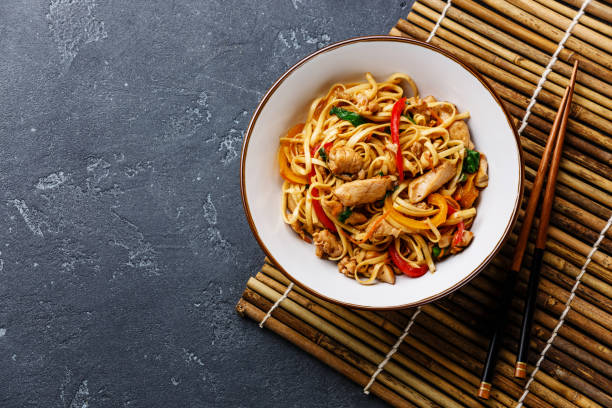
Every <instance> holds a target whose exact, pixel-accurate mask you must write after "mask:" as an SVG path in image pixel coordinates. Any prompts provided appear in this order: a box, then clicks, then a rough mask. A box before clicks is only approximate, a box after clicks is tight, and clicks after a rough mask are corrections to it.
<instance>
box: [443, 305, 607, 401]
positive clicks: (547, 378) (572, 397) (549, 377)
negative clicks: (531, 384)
mask: <svg viewBox="0 0 612 408" xmlns="http://www.w3.org/2000/svg"><path fill="white" fill-rule="evenodd" d="M436 305H437V306H438V307H440V308H441V309H442V310H443V311H444V312H446V313H449V314H450V315H453V316H457V317H462V318H464V319H465V318H466V315H467V316H469V315H470V313H469V312H467V311H465V310H464V311H462V312H459V311H460V310H461V308H459V307H458V306H457V304H453V299H451V298H446V299H444V300H443V301H438V302H437V303H436ZM468 319H469V317H468ZM470 329H472V330H476V331H478V332H482V331H485V332H486V327H484V326H483V325H482V324H480V325H470ZM513 345H516V342H514V344H513ZM512 348H513V349H514V348H515V347H512ZM502 353H504V354H507V356H509V357H511V356H512V355H513V354H510V353H509V352H508V351H507V349H503V350H502ZM506 361H507V360H506ZM512 361H514V360H512ZM506 365H507V364H506ZM506 365H502V366H500V367H499V369H500V371H502V372H506V373H507V374H508V375H512V372H513V371H512V372H510V371H509V370H508V367H506ZM547 368H550V367H549V366H544V367H541V370H543V371H542V373H543V374H542V379H543V382H542V384H538V385H537V387H540V386H542V385H544V386H546V387H548V388H550V389H551V390H553V391H555V392H557V393H559V394H560V395H563V396H564V397H565V398H566V399H567V400H568V401H571V402H572V403H574V404H576V405H578V406H581V407H593V406H599V405H598V404H596V403H595V402H594V401H593V400H592V399H591V398H590V397H589V396H588V395H586V394H584V395H579V394H577V393H575V392H574V393H573V392H572V389H571V388H570V387H569V386H568V385H566V384H563V383H561V382H559V381H558V380H556V379H555V375H556V374H558V373H555V372H550V371H547V370H546V369H547ZM538 373H539V372H538ZM564 374H565V375H566V378H571V379H572V381H573V382H574V383H579V382H581V381H583V380H581V379H579V378H578V377H576V376H575V375H573V374H570V373H569V372H567V371H566V370H564ZM542 397H543V398H545V399H547V400H548V401H549V402H555V399H554V397H552V396H551V395H549V394H546V393H543V394H542Z"/></svg>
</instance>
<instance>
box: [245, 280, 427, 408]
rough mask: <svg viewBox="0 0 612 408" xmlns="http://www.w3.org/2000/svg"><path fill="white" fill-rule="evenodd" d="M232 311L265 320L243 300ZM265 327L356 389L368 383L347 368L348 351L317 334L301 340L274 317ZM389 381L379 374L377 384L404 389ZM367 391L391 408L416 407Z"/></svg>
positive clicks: (387, 393) (376, 388)
mask: <svg viewBox="0 0 612 408" xmlns="http://www.w3.org/2000/svg"><path fill="white" fill-rule="evenodd" d="M247 290H248V289H247ZM249 292H251V293H252V291H249ZM268 303H269V302H268ZM268 309H269V308H268ZM236 310H237V312H238V314H239V315H241V316H246V317H249V318H250V319H251V320H254V321H255V322H260V321H261V320H262V319H263V318H264V316H265V312H263V311H262V310H260V309H259V308H258V307H256V306H254V305H253V304H251V303H249V302H248V301H246V300H245V299H240V301H239V302H238V305H237V306H236ZM296 320H297V319H296ZM265 327H266V328H268V329H270V330H272V331H273V332H274V333H276V334H278V335H280V336H281V337H283V338H284V339H285V340H288V341H289V342H291V343H293V344H295V345H296V346H297V347H299V348H301V349H302V350H304V351H305V352H307V353H308V354H310V355H312V356H314V357H315V358H317V359H318V360H320V361H322V362H323V363H325V364H327V365H328V366H329V367H331V368H333V369H335V370H336V371H338V372H339V373H340V374H342V375H344V376H345V377H348V378H349V379H351V380H353V381H354V382H356V383H357V384H359V385H360V386H362V387H363V386H365V385H366V384H367V383H368V381H369V376H367V375H365V374H363V372H361V371H359V370H358V369H356V368H354V367H352V366H351V365H350V364H348V363H346V362H345V359H346V357H347V355H349V354H351V353H350V352H349V351H348V350H346V349H344V348H343V347H342V346H340V345H339V344H337V343H336V344H333V340H331V339H329V338H321V339H319V338H317V335H318V333H315V334H314V336H313V337H314V338H312V339H308V338H307V337H304V336H303V335H302V334H301V333H299V332H297V331H295V330H293V329H291V328H289V326H287V325H285V324H283V323H281V321H280V320H278V319H276V318H275V317H271V318H269V319H268V320H267V321H266V324H265ZM304 329H305V327H304ZM323 340H324V341H323ZM317 341H319V344H317ZM320 343H323V344H325V345H326V346H328V348H331V349H332V350H334V351H336V352H337V353H339V354H340V355H341V356H342V357H344V359H343V358H340V357H338V356H336V355H334V354H332V353H331V352H330V351H328V350H326V349H325V348H323V347H321V346H320ZM342 349H344V350H342ZM345 350H346V351H345ZM354 360H355V361H357V365H358V366H361V368H362V369H364V370H367V371H369V370H372V372H373V370H375V368H374V367H373V365H371V364H369V363H367V362H365V361H363V360H361V359H358V358H354ZM367 371H366V372H367ZM389 377H390V376H388V375H387V374H386V373H381V375H380V380H381V381H380V382H382V383H392V384H394V385H395V386H396V387H405V386H404V385H403V384H400V383H397V382H396V381H393V380H392V379H390V378H389ZM405 388H406V390H407V391H406V392H411V393H413V394H415V395H417V394H416V393H415V392H414V391H412V390H410V389H409V388H408V387H405ZM370 390H371V392H372V393H373V394H374V395H376V396H377V397H379V398H381V399H382V400H383V401H385V402H387V403H389V404H391V405H393V406H394V407H406V408H409V407H416V406H415V405H413V404H411V403H410V402H408V401H406V400H405V399H403V398H402V397H400V396H399V395H397V394H396V393H395V392H393V391H391V390H389V389H388V388H386V387H385V386H383V385H381V384H380V383H374V384H372V386H371V387H370Z"/></svg>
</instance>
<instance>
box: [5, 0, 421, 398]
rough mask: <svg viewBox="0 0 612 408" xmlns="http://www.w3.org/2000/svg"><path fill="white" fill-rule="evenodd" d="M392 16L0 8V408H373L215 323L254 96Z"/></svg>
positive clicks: (328, 9) (29, 4) (225, 314)
mask: <svg viewBox="0 0 612 408" xmlns="http://www.w3.org/2000/svg"><path fill="white" fill-rule="evenodd" d="M410 3H411V2H410V1H408V2H406V1H384V0H377V1H323V0H319V1H306V0H303V1H302V0H293V1H289V0H287V1H270V0H267V1H262V2H242V1H236V0H232V1H214V2H213V1H195V0H184V1H181V0H176V1H171V0H158V1H151V0H130V1H117V0H111V1H103V0H98V1H96V0H28V1H18V0H3V1H2V2H0V135H1V138H2V139H1V140H2V146H1V148H0V406H1V407H24V406H28V407H29V406H39V407H71V408H74V407H79V408H81V407H123V406H126V407H127V406H129V407H208V406H223V407H240V406H244V407H247V406H248V407H256V406H266V407H274V406H279V407H280V406H283V407H285V406H309V407H318V406H338V407H340V406H342V407H354V406H366V405H368V406H381V405H382V403H381V402H380V401H378V400H377V399H376V398H375V397H366V396H364V395H363V394H362V393H361V391H360V389H359V388H358V387H357V386H356V385H354V384H353V383H351V382H350V381H348V380H346V379H345V378H343V377H341V376H340V375H338V374H336V373H335V372H334V371H332V370H330V369H328V368H327V367H326V366H324V365H322V364H321V363H319V362H318V361H317V360H315V359H313V358H311V357H309V356H308V355H306V354H304V353H303V352H301V351H299V350H298V349H297V348H295V347H294V346H292V345H291V344H289V343H287V342H286V341H284V340H282V339H281V338H279V337H277V336H275V335H274V334H272V333H270V332H268V331H265V330H260V329H259V328H258V327H257V326H256V325H255V324H254V323H253V322H252V321H249V320H242V319H240V318H239V317H238V316H237V315H236V313H235V312H234V305H235V303H236V301H237V300H238V298H239V297H240V294H241V292H242V290H243V288H244V286H245V282H246V280H247V278H248V277H249V276H251V275H252V274H253V273H254V272H255V271H256V270H257V268H258V267H259V266H260V264H261V263H262V261H263V253H262V252H261V250H260V249H259V247H258V246H257V243H256V242H255V240H254V239H253V237H252V235H251V233H250V230H249V228H248V225H247V223H246V221H245V217H244V215H243V211H242V206H241V202H240V193H239V177H238V168H239V154H240V147H241V142H242V137H243V132H244V130H245V127H246V125H247V123H248V120H249V118H250V115H251V113H252V112H253V110H254V109H255V107H256V105H257V103H258V101H259V99H260V97H261V96H262V95H263V93H264V92H265V91H266V89H267V88H268V86H270V85H271V84H272V83H273V81H274V80H275V79H276V78H277V77H278V76H280V75H281V74H282V73H283V72H284V71H285V69H286V68H288V67H289V66H290V65H292V64H293V63H295V62H297V61H298V59H300V58H301V57H303V56H305V55H307V54H309V53H311V52H312V51H314V50H316V49H317V48H320V47H322V46H325V45H327V44H329V43H331V42H334V41H338V40H342V39H345V38H347V37H351V36H356V35H363V34H383V33H386V32H387V31H388V29H389V27H391V26H392V25H393V23H394V22H395V21H396V20H397V19H398V18H399V17H401V16H404V15H406V14H407V13H408V8H409V4H410Z"/></svg>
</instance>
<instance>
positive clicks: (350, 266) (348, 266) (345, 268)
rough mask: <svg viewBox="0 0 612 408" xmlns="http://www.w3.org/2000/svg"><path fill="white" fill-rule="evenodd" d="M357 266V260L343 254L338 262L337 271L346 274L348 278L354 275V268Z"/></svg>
mask: <svg viewBox="0 0 612 408" xmlns="http://www.w3.org/2000/svg"><path fill="white" fill-rule="evenodd" d="M356 267H357V261H356V260H355V259H354V258H351V257H350V256H348V255H347V256H345V257H344V258H342V259H341V260H340V262H338V271H339V272H340V273H341V274H343V275H346V276H348V277H349V278H353V277H354V276H355V268H356Z"/></svg>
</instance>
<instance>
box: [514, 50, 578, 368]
mask: <svg viewBox="0 0 612 408" xmlns="http://www.w3.org/2000/svg"><path fill="white" fill-rule="evenodd" d="M577 69H578V61H576V63H574V70H573V71H572V77H571V80H570V84H569V86H568V87H567V91H566V93H567V94H568V97H567V101H566V106H565V109H564V111H563V119H562V121H561V125H560V128H559V134H558V136H557V144H556V146H555V152H554V154H553V158H552V163H551V165H550V171H549V173H548V179H547V180H546V191H545V192H544V199H543V201H542V210H541V214H540V224H539V225H538V235H537V237H536V244H535V249H534V251H533V255H532V259H531V261H532V262H531V272H530V274H529V282H528V284H527V299H526V301H525V310H524V312H523V324H522V326H521V337H520V342H519V349H518V354H517V357H516V366H515V368H514V376H515V377H518V378H525V377H526V376H527V353H528V351H529V338H530V336H531V324H532V323H533V312H534V310H535V307H536V305H535V303H536V296H537V294H538V283H539V281H540V270H541V269H542V258H543V257H544V249H545V248H546V237H547V236H548V223H549V221H550V212H551V209H552V204H553V199H554V197H555V184H556V182H557V173H558V172H559V161H561V153H562V152H563V142H564V140H565V129H566V127H567V120H568V118H569V112H570V106H571V103H572V95H573V92H574V82H575V80H576V72H577Z"/></svg>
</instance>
